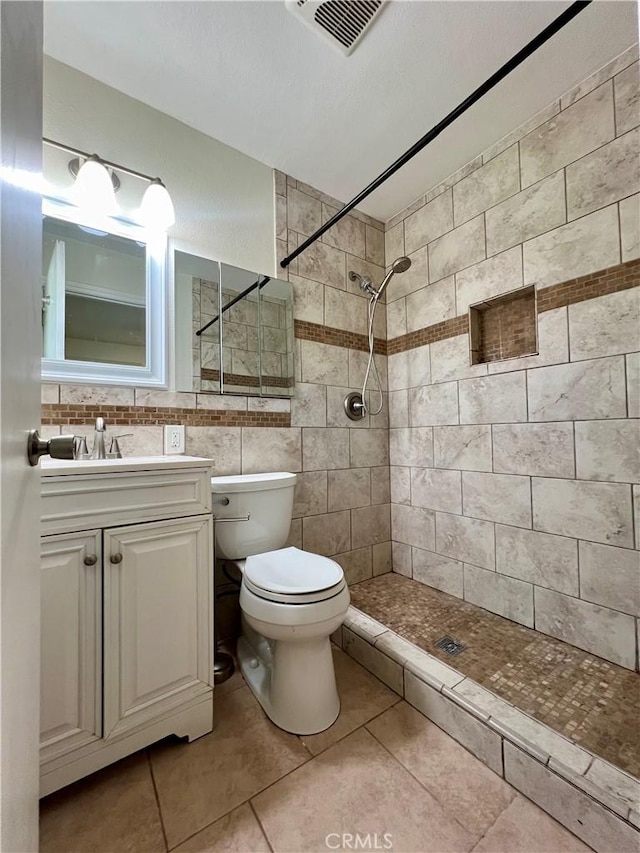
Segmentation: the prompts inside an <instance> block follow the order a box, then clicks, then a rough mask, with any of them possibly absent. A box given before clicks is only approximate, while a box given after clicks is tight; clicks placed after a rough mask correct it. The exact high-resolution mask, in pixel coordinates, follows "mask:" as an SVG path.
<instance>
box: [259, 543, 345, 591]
mask: <svg viewBox="0 0 640 853" xmlns="http://www.w3.org/2000/svg"><path fill="white" fill-rule="evenodd" d="M244 575H245V577H246V578H248V580H250V581H251V582H252V583H253V584H255V585H256V586H259V587H261V588H262V589H266V590H269V591H270V592H281V593H285V594H289V595H297V594H300V593H304V592H319V591H320V590H323V589H329V588H330V587H332V586H336V584H339V583H341V582H342V581H343V580H344V573H343V571H342V568H341V567H340V566H339V565H338V564H337V563H336V562H334V560H330V559H329V558H328V557H321V556H320V554H311V553H310V552H309V551H301V550H300V549H299V548H281V549H280V550H278V551H267V552H266V553H265V554H254V555H253V556H252V557H247V562H246V563H245V568H244Z"/></svg>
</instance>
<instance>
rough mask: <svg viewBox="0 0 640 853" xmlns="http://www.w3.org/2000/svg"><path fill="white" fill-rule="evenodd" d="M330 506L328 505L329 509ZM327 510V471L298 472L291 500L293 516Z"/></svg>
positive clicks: (314, 513) (316, 513) (317, 513)
mask: <svg viewBox="0 0 640 853" xmlns="http://www.w3.org/2000/svg"><path fill="white" fill-rule="evenodd" d="M330 509H331V507H329V510H330ZM326 512H327V472H326V471H306V472H305V473H304V474H303V473H299V474H298V479H297V480H296V488H295V493H294V501H293V518H300V517H301V516H304V515H321V514H322V513H326Z"/></svg>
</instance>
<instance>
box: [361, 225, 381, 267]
mask: <svg viewBox="0 0 640 853" xmlns="http://www.w3.org/2000/svg"><path fill="white" fill-rule="evenodd" d="M365 237H366V258H367V260H368V261H371V262H372V263H374V264H378V266H381V267H383V266H384V231H380V230H379V229H378V228H372V227H371V225H367V226H366V234H365Z"/></svg>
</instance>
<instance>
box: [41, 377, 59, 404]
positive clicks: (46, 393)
mask: <svg viewBox="0 0 640 853" xmlns="http://www.w3.org/2000/svg"><path fill="white" fill-rule="evenodd" d="M40 399H41V402H43V403H59V402H60V386H59V385H52V384H51V383H50V382H43V383H42V385H41V386H40Z"/></svg>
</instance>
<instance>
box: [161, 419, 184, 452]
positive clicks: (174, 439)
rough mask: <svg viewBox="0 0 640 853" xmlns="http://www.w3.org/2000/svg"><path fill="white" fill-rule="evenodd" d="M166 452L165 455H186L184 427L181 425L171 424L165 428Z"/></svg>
mask: <svg viewBox="0 0 640 853" xmlns="http://www.w3.org/2000/svg"><path fill="white" fill-rule="evenodd" d="M164 452H165V455H171V454H172V453H184V426H182V425H181V424H175V425H174V424H169V425H167V426H165V428H164Z"/></svg>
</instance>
